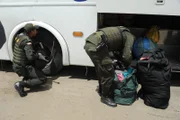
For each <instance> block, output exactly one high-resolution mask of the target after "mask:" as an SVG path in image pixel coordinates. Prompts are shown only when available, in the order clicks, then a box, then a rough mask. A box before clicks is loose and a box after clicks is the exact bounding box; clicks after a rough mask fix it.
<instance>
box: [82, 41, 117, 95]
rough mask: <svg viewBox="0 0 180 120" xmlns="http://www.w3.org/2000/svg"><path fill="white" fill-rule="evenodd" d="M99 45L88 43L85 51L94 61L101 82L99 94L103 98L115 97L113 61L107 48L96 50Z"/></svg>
mask: <svg viewBox="0 0 180 120" xmlns="http://www.w3.org/2000/svg"><path fill="white" fill-rule="evenodd" d="M96 47H97V45H95V44H93V43H91V42H89V41H87V42H86V44H85V46H84V49H85V50H86V53H87V54H88V56H89V57H90V59H91V60H92V62H93V64H94V66H95V70H96V74H97V77H98V82H99V92H100V93H101V94H102V95H103V96H108V97H111V96H112V95H113V80H114V68H113V65H112V59H111V58H110V56H109V51H108V48H107V47H102V48H101V49H100V50H98V51H97V50H96Z"/></svg>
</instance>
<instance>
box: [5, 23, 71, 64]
mask: <svg viewBox="0 0 180 120" xmlns="http://www.w3.org/2000/svg"><path fill="white" fill-rule="evenodd" d="M26 23H33V24H34V25H37V26H39V27H40V28H41V29H40V30H42V31H46V32H49V34H52V36H54V38H55V39H56V41H57V43H58V44H59V48H60V49H61V53H62V65H63V66H67V65H69V52H68V46H67V44H66V42H65V40H64V39H63V37H62V35H61V34H60V33H59V32H58V31H57V30H56V29H55V28H53V27H52V26H50V25H49V24H47V23H44V22H41V21H28V22H23V23H20V24H18V25H17V26H16V27H14V29H13V30H12V32H11V34H10V36H9V39H8V53H9V58H10V60H11V61H12V59H13V51H12V50H13V40H14V37H15V36H16V34H17V33H18V32H20V31H21V30H22V29H23V27H24V25H25V24H26Z"/></svg>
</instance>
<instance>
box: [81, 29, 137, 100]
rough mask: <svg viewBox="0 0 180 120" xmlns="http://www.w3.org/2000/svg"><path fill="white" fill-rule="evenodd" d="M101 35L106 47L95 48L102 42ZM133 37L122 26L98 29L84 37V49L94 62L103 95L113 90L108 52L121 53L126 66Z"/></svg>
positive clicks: (130, 56)
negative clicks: (103, 37)
mask: <svg viewBox="0 0 180 120" xmlns="http://www.w3.org/2000/svg"><path fill="white" fill-rule="evenodd" d="M102 35H104V36H105V39H106V41H107V47H106V46H103V47H101V48H100V49H99V50H97V46H98V45H99V44H100V43H101V42H102ZM134 39H135V37H134V36H133V35H132V34H131V33H130V31H129V29H127V28H125V27H122V26H118V27H107V28H103V29H100V30H99V31H97V32H95V33H93V34H91V35H90V36H89V37H88V38H87V39H86V44H85V46H84V49H85V50H86V52H87V54H88V55H89V57H90V58H91V60H92V62H93V63H94V66H95V69H96V73H97V76H98V79H99V89H100V92H101V93H102V95H103V96H111V95H112V92H113V79H114V68H113V64H112V59H111V58H110V55H109V52H110V51H119V52H120V53H122V56H121V61H122V62H123V63H124V65H125V66H126V67H128V66H129V65H130V63H131V59H132V46H133V43H134Z"/></svg>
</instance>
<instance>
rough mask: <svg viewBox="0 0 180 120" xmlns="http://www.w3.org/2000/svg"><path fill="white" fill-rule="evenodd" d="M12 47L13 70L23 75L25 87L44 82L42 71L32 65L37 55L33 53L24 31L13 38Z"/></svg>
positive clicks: (30, 42) (44, 77)
mask: <svg viewBox="0 0 180 120" xmlns="http://www.w3.org/2000/svg"><path fill="white" fill-rule="evenodd" d="M14 42H15V45H14V49H13V70H14V71H15V72H16V73H17V74H18V75H19V76H23V77H24V78H23V80H24V81H25V82H26V83H27V84H26V85H27V86H26V87H34V86H38V85H41V84H44V83H45V82H46V76H45V75H44V73H43V72H42V71H40V70H38V69H36V68H35V67H34V60H36V59H37V58H38V55H37V54H35V53H34V50H33V47H32V41H31V39H30V38H29V37H28V36H27V35H26V34H24V33H21V34H19V35H18V36H17V37H16V38H15V41H14Z"/></svg>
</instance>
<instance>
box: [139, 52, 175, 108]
mask: <svg viewBox="0 0 180 120" xmlns="http://www.w3.org/2000/svg"><path fill="white" fill-rule="evenodd" d="M137 77H138V82H139V83H140V84H141V86H142V88H141V89H140V91H139V92H138V96H139V97H141V98H142V99H143V100H144V103H145V104H146V105H148V106H152V107H155V108H161V109H166V108H167V107H168V105H169V99H170V79H171V68H170V63H169V61H168V59H167V58H166V57H165V55H164V51H163V50H162V49H156V50H154V51H148V52H144V53H143V54H142V56H141V58H140V60H138V63H137Z"/></svg>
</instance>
